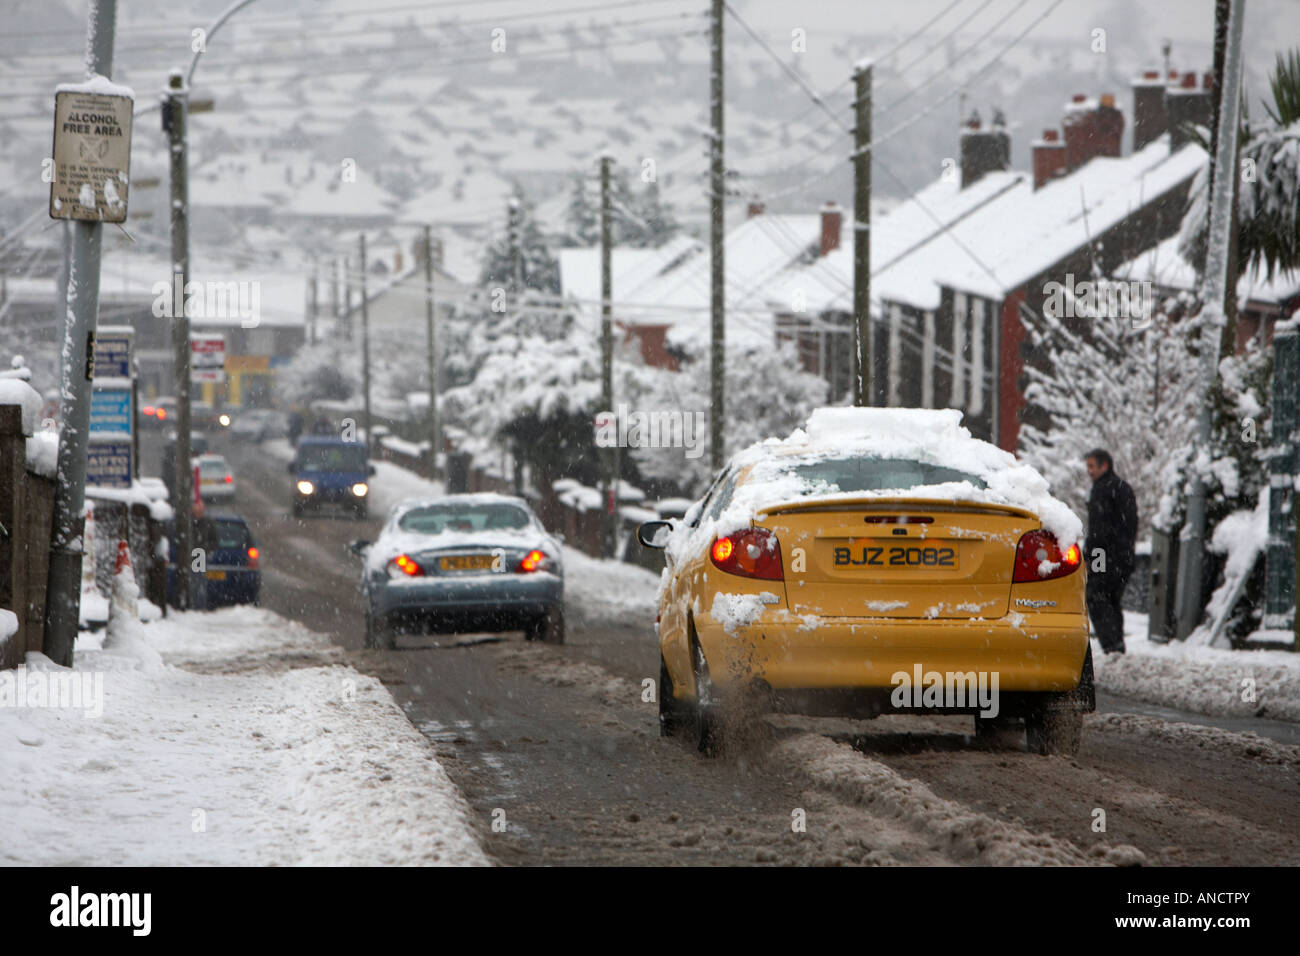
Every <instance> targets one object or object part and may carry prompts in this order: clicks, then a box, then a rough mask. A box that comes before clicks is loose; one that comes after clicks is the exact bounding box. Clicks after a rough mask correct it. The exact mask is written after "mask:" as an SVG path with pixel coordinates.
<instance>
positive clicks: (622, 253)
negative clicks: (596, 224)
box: [559, 236, 704, 312]
mask: <svg viewBox="0 0 1300 956" xmlns="http://www.w3.org/2000/svg"><path fill="white" fill-rule="evenodd" d="M703 248H704V244H703V243H701V242H700V241H699V240H698V239H692V238H691V237H690V236H675V237H674V238H672V239H669V240H668V241H667V242H665V243H664V244H663V245H662V246H659V247H657V248H653V249H639V248H634V247H631V246H617V247H615V248H614V249H612V250H611V251H610V277H611V281H612V283H613V290H614V300H615V302H616V303H617V302H618V301H623V302H639V301H641V299H640V294H641V292H642V290H643V288H644V287H645V286H646V285H647V284H648V283H651V282H653V281H654V280H655V279H656V278H657V277H658V276H659V275H660V274H662V273H663V271H664V270H665V269H668V268H669V267H670V266H672V265H673V264H675V263H677V262H678V260H680V259H681V258H682V257H683V256H687V255H690V254H692V253H698V252H700V251H702V250H703ZM559 259H560V291H561V293H562V294H563V295H564V296H565V298H572V299H575V300H577V301H578V303H579V304H580V305H581V306H583V308H584V311H591V312H599V310H600V306H599V302H600V248H599V247H598V246H594V247H590V248H576V249H561V250H560V255H559ZM619 311H620V312H621V309H620V310H619Z"/></svg>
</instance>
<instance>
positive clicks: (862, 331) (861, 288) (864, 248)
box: [853, 65, 875, 407]
mask: <svg viewBox="0 0 1300 956" xmlns="http://www.w3.org/2000/svg"><path fill="white" fill-rule="evenodd" d="M853 80H854V83H855V84H856V87H857V97H856V100H855V109H856V114H857V115H856V122H855V124H854V127H853V146H854V150H853V319H854V325H853V338H854V345H855V346H856V347H855V349H854V352H853V356H854V364H855V365H856V366H857V370H856V371H857V374H856V375H855V376H854V380H853V404H855V405H858V406H860V407H866V406H869V405H874V404H875V401H874V400H873V396H872V394H871V392H872V385H873V379H874V375H873V374H872V373H873V371H874V369H873V368H872V361H873V359H874V352H875V349H874V347H873V342H872V336H871V67H870V66H869V65H866V66H860V67H859V68H858V69H857V70H856V71H855V72H854V74H853Z"/></svg>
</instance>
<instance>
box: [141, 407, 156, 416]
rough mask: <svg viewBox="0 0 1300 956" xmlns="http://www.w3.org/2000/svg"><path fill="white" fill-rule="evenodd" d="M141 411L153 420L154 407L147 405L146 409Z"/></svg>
mask: <svg viewBox="0 0 1300 956" xmlns="http://www.w3.org/2000/svg"><path fill="white" fill-rule="evenodd" d="M140 411H141V412H143V413H144V414H146V415H148V416H149V417H150V418H153V413H154V407H153V406H152V405H146V406H145V407H144V408H142V409H140Z"/></svg>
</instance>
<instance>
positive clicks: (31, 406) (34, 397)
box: [0, 378, 44, 435]
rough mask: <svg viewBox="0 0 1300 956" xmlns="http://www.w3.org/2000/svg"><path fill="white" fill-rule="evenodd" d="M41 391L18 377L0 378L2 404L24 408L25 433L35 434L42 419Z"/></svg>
mask: <svg viewBox="0 0 1300 956" xmlns="http://www.w3.org/2000/svg"><path fill="white" fill-rule="evenodd" d="M43 404H44V403H43V402H42V401H41V395H40V392H38V391H36V389H34V388H32V387H31V386H30V385H28V384H27V383H26V382H24V381H22V380H21V379H17V378H0V405H17V406H19V407H20V408H22V410H23V434H24V435H33V434H35V433H36V426H37V424H39V422H40V419H41V406H42V405H43Z"/></svg>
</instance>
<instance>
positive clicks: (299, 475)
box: [289, 435, 375, 518]
mask: <svg viewBox="0 0 1300 956" xmlns="http://www.w3.org/2000/svg"><path fill="white" fill-rule="evenodd" d="M374 473H375V466H374V465H372V464H370V460H369V456H368V455H367V454H366V446H365V445H364V444H363V443H361V442H359V441H343V440H342V439H341V438H328V437H323V436H320V435H306V436H304V437H303V438H300V439H299V440H298V449H297V451H295V452H294V456H293V461H291V462H290V463H289V474H291V475H292V476H293V489H292V494H293V516H294V517H295V518H301V517H302V516H303V515H304V514H306V513H307V512H308V511H309V510H311V511H319V510H320V509H321V508H323V507H326V506H337V507H340V508H343V509H345V510H348V511H351V512H352V513H353V514H355V515H356V516H357V517H358V518H365V517H366V516H367V515H368V514H369V509H368V508H367V497H368V495H369V494H370V483H369V478H370V477H371V476H372V475H373V474H374Z"/></svg>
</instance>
